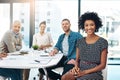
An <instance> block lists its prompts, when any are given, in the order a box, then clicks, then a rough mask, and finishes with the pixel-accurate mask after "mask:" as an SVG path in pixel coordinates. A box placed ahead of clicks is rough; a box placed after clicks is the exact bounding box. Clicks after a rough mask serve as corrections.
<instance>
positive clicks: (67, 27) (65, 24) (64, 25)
mask: <svg viewBox="0 0 120 80" xmlns="http://www.w3.org/2000/svg"><path fill="white" fill-rule="evenodd" d="M70 26H71V24H70V23H69V22H68V21H67V20H65V21H63V22H62V28H63V31H64V32H69V31H70Z"/></svg>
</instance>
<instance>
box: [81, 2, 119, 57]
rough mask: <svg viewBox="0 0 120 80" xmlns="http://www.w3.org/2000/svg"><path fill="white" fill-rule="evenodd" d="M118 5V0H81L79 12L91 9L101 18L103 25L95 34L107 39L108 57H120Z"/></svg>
mask: <svg viewBox="0 0 120 80" xmlns="http://www.w3.org/2000/svg"><path fill="white" fill-rule="evenodd" d="M119 5H120V1H119V0H81V14H83V13H84V12H86V11H93V12H97V13H98V15H99V16H100V17H101V18H102V21H103V27H102V28H101V29H100V31H99V32H98V33H97V34H99V35H100V36H102V37H104V38H106V39H107V40H108V43H109V58H120V56H119V55H120V34H119V31H120V8H119Z"/></svg>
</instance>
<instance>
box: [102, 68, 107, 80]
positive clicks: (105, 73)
mask: <svg viewBox="0 0 120 80" xmlns="http://www.w3.org/2000/svg"><path fill="white" fill-rule="evenodd" d="M102 75H103V80H107V66H106V68H105V69H103V70H102Z"/></svg>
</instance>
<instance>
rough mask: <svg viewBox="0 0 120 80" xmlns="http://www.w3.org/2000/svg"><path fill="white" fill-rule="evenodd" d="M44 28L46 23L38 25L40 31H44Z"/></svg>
mask: <svg viewBox="0 0 120 80" xmlns="http://www.w3.org/2000/svg"><path fill="white" fill-rule="evenodd" d="M45 28H46V25H45V24H41V25H40V31H42V32H44V31H45Z"/></svg>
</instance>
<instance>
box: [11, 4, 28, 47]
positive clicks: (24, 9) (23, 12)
mask: <svg viewBox="0 0 120 80" xmlns="http://www.w3.org/2000/svg"><path fill="white" fill-rule="evenodd" d="M14 20H20V21H21V23H22V28H21V33H22V34H23V48H25V47H29V36H30V35H29V34H30V32H29V31H30V4H29V3H13V21H14Z"/></svg>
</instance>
